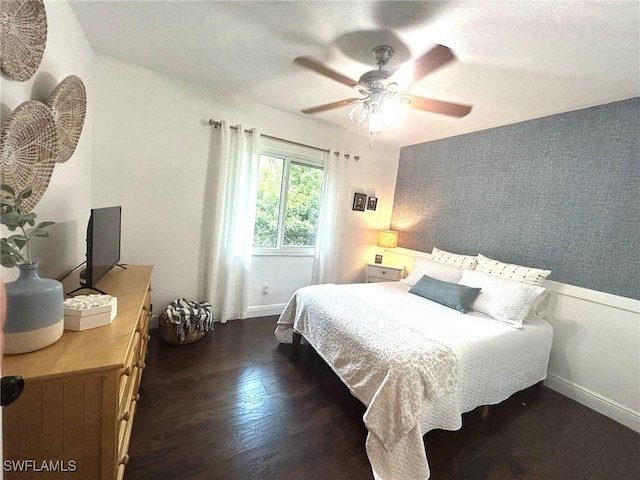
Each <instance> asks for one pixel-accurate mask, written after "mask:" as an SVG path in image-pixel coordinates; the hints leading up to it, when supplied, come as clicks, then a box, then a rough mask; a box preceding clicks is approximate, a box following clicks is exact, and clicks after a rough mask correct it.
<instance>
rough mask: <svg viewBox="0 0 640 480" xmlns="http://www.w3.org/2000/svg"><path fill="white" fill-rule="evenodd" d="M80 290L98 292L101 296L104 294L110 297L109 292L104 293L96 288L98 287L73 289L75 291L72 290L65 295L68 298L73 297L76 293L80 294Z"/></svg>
mask: <svg viewBox="0 0 640 480" xmlns="http://www.w3.org/2000/svg"><path fill="white" fill-rule="evenodd" d="M80 290H93V291H94V292H98V293H100V294H102V295H108V293H107V292H103V291H102V290H100V289H99V288H96V287H82V286H81V287H78V288H76V289H73V290H71V291H70V292H67V293H65V294H64V295H65V296H66V297H70V296H71V295H73V294H74V293H76V292H79V291H80Z"/></svg>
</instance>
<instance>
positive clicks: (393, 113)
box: [380, 100, 402, 127]
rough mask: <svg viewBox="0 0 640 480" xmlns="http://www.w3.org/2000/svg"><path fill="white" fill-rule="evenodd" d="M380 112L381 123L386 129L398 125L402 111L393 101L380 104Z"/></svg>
mask: <svg viewBox="0 0 640 480" xmlns="http://www.w3.org/2000/svg"><path fill="white" fill-rule="evenodd" d="M380 110H381V113H382V118H383V122H384V124H385V126H387V127H390V126H391V125H395V124H396V123H398V121H399V120H400V117H401V116H402V109H401V108H400V105H399V103H398V102H396V101H395V100H387V101H386V102H384V103H383V104H382V107H381V108H380Z"/></svg>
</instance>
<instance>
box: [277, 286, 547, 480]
mask: <svg viewBox="0 0 640 480" xmlns="http://www.w3.org/2000/svg"><path fill="white" fill-rule="evenodd" d="M408 290H409V287H408V286H406V285H404V284H402V283H399V282H387V283H372V284H351V285H339V286H338V285H318V286H311V287H305V288H302V289H300V290H298V291H297V292H296V293H295V294H294V296H293V297H292V298H291V300H290V301H289V304H288V305H287V307H286V308H285V310H284V312H283V313H282V315H281V316H280V318H279V320H278V325H277V327H276V331H275V334H276V338H277V339H278V341H280V342H281V343H290V342H291V339H292V334H293V329H294V328H295V330H296V331H297V332H299V333H301V334H302V335H303V336H304V337H305V339H306V340H307V341H308V342H309V343H310V344H311V345H312V346H313V347H314V349H315V350H316V351H317V352H318V354H319V355H320V356H322V357H323V358H324V360H325V361H326V362H327V363H328V364H329V365H330V366H331V367H332V368H333V370H334V371H335V372H336V373H337V374H338V376H339V377H340V378H341V379H342V381H343V382H344V383H345V384H346V385H347V386H348V387H349V389H350V390H351V392H352V393H353V394H354V396H356V397H357V398H358V399H359V400H360V401H362V402H363V403H364V404H365V405H366V406H367V411H366V412H365V415H364V422H365V425H366V426H367V428H368V430H369V434H368V436H367V443H366V449H367V455H368V457H369V461H370V463H371V466H372V470H373V474H374V477H375V478H376V479H380V480H405V479H406V480H409V479H411V480H417V479H420V480H422V479H427V478H429V466H428V463H427V458H426V452H425V451H424V444H423V440H422V435H424V434H425V433H426V432H428V431H429V430H432V429H434V428H442V429H446V430H457V429H459V428H460V427H461V425H462V418H461V415H462V413H464V412H467V411H470V410H473V409H474V408H476V407H478V406H480V405H490V404H496V403H499V402H501V401H503V400H505V399H507V398H508V397H509V396H510V395H512V394H513V393H515V392H517V391H519V390H522V389H524V388H526V387H529V386H531V385H533V384H535V383H537V382H539V381H541V380H543V379H544V378H545V377H546V374H547V363H548V359H549V352H550V349H551V338H552V330H551V327H550V325H549V324H548V323H547V322H545V321H544V320H540V319H537V318H530V319H527V321H526V322H525V324H524V328H522V329H514V328H512V327H510V326H509V325H507V324H505V323H503V322H499V321H496V320H493V319H491V318H488V317H486V316H485V315H482V314H479V313H476V312H471V313H468V314H466V315H464V314H462V313H459V312H457V311H455V310H452V309H450V308H447V307H444V306H442V305H439V304H437V303H434V302H431V301H429V300H426V299H424V298H422V297H419V296H416V295H413V294H409V293H408ZM383 345H384V346H387V347H388V348H386V349H385V348H382V346H383ZM400 373H403V375H404V376H403V375H400Z"/></svg>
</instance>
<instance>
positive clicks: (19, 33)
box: [0, 0, 47, 82]
mask: <svg viewBox="0 0 640 480" xmlns="http://www.w3.org/2000/svg"><path fill="white" fill-rule="evenodd" d="M46 43H47V13H46V11H45V9H44V2H43V0H1V1H0V67H1V68H2V71H3V72H4V73H6V74H7V75H8V76H9V77H11V78H12V79H13V80H18V81H20V82H24V81H26V80H29V79H30V78H31V77H32V76H33V74H34V73H36V70H38V67H39V66H40V62H41V61H42V55H43V54H44V47H45V44H46Z"/></svg>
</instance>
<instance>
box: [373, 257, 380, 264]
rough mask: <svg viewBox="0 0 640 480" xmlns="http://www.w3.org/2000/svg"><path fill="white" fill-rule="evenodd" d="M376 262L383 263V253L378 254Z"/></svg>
mask: <svg viewBox="0 0 640 480" xmlns="http://www.w3.org/2000/svg"><path fill="white" fill-rule="evenodd" d="M374 262H376V263H377V264H381V263H382V255H376V258H375V260H374Z"/></svg>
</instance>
